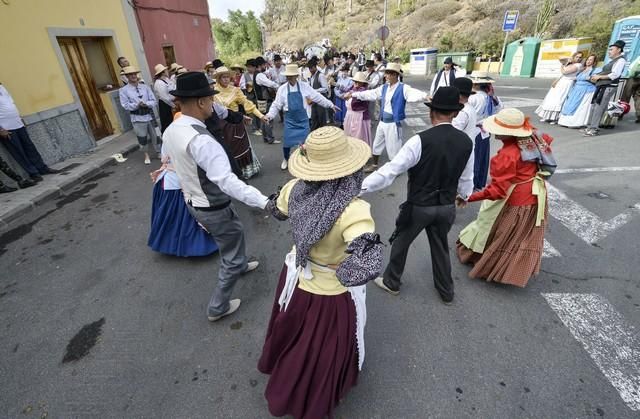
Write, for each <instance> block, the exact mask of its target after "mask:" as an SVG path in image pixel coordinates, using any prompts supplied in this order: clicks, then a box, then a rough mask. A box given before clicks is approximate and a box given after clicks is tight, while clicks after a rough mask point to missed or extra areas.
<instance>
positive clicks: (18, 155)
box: [0, 127, 48, 176]
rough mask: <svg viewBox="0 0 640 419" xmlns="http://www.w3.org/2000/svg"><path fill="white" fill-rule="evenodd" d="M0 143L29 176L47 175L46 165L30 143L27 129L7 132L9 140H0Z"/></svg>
mask: <svg viewBox="0 0 640 419" xmlns="http://www.w3.org/2000/svg"><path fill="white" fill-rule="evenodd" d="M0 142H1V143H2V144H4V146H5V147H6V149H7V151H8V152H9V154H11V157H13V158H14V159H15V161H16V162H18V164H19V165H20V166H22V168H23V169H24V170H25V171H26V172H27V173H29V175H30V176H34V175H44V174H46V173H47V169H48V167H47V165H46V164H45V162H44V161H43V160H42V156H40V153H39V152H38V149H37V148H36V146H35V145H34V144H33V142H32V141H31V138H30V137H29V133H28V132H27V128H25V127H22V128H18V129H16V130H12V131H9V139H8V140H5V139H4V138H3V139H0Z"/></svg>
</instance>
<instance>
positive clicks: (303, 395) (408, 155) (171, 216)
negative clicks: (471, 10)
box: [123, 54, 551, 418]
mask: <svg viewBox="0 0 640 419" xmlns="http://www.w3.org/2000/svg"><path fill="white" fill-rule="evenodd" d="M373 58H374V59H373V60H364V62H363V63H362V66H359V65H358V64H357V62H356V60H354V57H353V56H352V55H349V54H345V55H343V54H339V55H338V56H330V55H327V56H324V57H322V58H321V59H320V58H318V57H315V56H312V57H302V58H301V59H300V60H299V62H297V63H289V64H285V62H284V60H283V59H282V58H281V57H280V56H279V55H278V54H274V55H273V57H272V60H273V61H272V63H268V62H267V60H265V59H264V58H263V57H256V58H255V59H250V60H247V61H246V62H245V63H244V65H239V64H237V63H234V64H231V65H229V66H227V65H225V64H224V63H222V62H211V63H207V64H206V65H205V66H204V68H203V70H199V71H188V72H186V73H184V74H181V75H176V76H175V77H173V78H172V74H171V70H170V68H169V69H167V68H165V67H164V66H163V65H158V66H156V79H157V80H156V83H155V84H156V91H157V94H158V97H159V98H160V100H162V101H164V102H165V103H166V104H167V106H168V108H165V111H161V112H160V116H161V119H162V115H163V114H166V115H167V116H169V113H168V112H166V110H167V109H169V108H170V110H171V111H172V112H171V114H172V115H171V122H170V123H165V122H166V121H165V122H161V130H162V131H163V135H162V152H161V158H162V163H163V164H162V167H161V168H160V169H159V170H156V171H155V172H153V173H152V179H153V180H154V182H155V186H154V194H153V210H152V228H151V233H150V236H149V245H150V246H151V247H152V248H153V249H154V250H156V251H159V252H162V253H167V254H172V255H177V256H195V255H205V254H210V253H212V252H215V251H218V252H219V253H220V267H219V272H218V282H217V285H216V287H215V289H214V292H213V294H212V296H211V298H210V301H209V304H208V306H207V317H208V319H209V320H210V321H212V322H215V321H219V320H220V319H222V318H224V317H226V316H229V315H231V314H233V313H234V312H235V311H237V310H238V309H239V307H240V305H241V300H240V299H238V298H232V294H233V289H234V286H235V284H236V282H237V280H238V279H239V278H240V277H241V276H242V275H244V274H247V273H249V272H251V271H253V270H255V269H258V268H259V262H258V261H257V260H249V258H248V257H247V251H246V242H247V241H246V238H245V230H244V226H243V223H242V221H241V219H240V218H239V216H238V213H237V211H236V209H235V206H234V203H232V199H235V200H237V201H239V202H241V203H243V204H245V205H248V206H251V207H255V208H259V209H263V210H265V211H266V212H267V213H268V214H270V215H271V216H272V217H273V218H274V219H275V220H280V221H288V222H289V223H290V224H291V231H292V237H291V239H292V242H293V246H292V248H291V250H290V252H289V253H288V254H287V255H286V256H285V255H283V256H284V263H283V268H282V271H281V273H280V277H279V281H278V285H277V287H276V294H275V301H274V304H273V309H272V312H271V318H270V321H269V325H268V328H267V332H266V338H265V343H264V346H263V350H262V355H261V357H260V360H259V363H258V369H259V370H260V371H261V372H263V373H265V374H269V375H270V378H269V381H268V384H267V388H266V390H265V396H266V399H267V401H268V405H269V411H270V413H271V414H273V415H276V416H282V415H286V414H290V415H293V416H294V417H305V418H322V417H325V416H327V415H328V416H331V415H332V412H333V410H334V408H335V407H336V406H337V404H338V402H339V401H340V400H341V399H342V398H343V397H344V396H345V395H346V394H347V392H348V390H349V389H350V388H351V387H352V386H353V385H355V384H356V382H357V378H358V373H359V370H360V369H361V368H362V366H363V361H364V355H365V342H364V326H365V323H366V284H367V283H368V282H373V283H374V284H375V285H377V286H378V287H379V288H381V289H382V290H384V291H386V292H387V293H389V294H391V295H398V294H399V293H400V286H401V284H402V276H403V271H404V265H405V261H406V258H407V255H408V251H409V248H410V246H411V243H412V242H413V241H414V240H415V239H416V237H417V236H418V235H419V234H420V232H421V231H425V232H426V234H427V237H428V239H429V244H430V249H431V260H432V269H433V272H432V276H433V281H434V285H435V289H436V292H437V293H438V295H439V297H440V299H441V300H442V302H443V303H444V304H447V305H449V304H451V303H452V302H453V301H454V296H455V292H454V283H453V280H452V276H451V261H450V254H449V243H448V233H449V231H450V229H451V227H452V225H453V222H454V220H455V216H456V207H458V208H462V207H465V206H466V205H467V203H468V202H474V201H482V202H483V204H482V206H481V208H480V211H479V213H478V218H477V219H476V220H475V221H474V222H472V223H471V224H470V225H469V226H467V227H466V228H465V229H464V230H463V231H462V232H461V233H460V236H459V237H458V240H457V244H456V246H457V248H456V253H457V256H458V258H459V260H460V261H461V262H462V263H464V264H472V265H473V269H472V270H471V272H470V276H471V277H475V278H482V279H485V280H487V281H494V282H502V283H507V284H512V285H516V286H519V287H524V286H526V284H527V281H528V280H529V279H530V278H531V277H532V276H534V275H536V274H537V273H538V272H539V269H540V260H541V257H542V247H543V237H544V228H545V224H546V208H547V204H546V189H545V177H546V176H549V173H548V172H546V171H545V170H543V166H542V165H541V163H542V161H543V158H542V154H549V155H550V154H551V150H550V147H549V144H550V143H551V139H550V138H549V137H548V136H539V135H536V133H535V131H534V128H533V127H532V126H531V124H530V123H529V120H528V118H525V116H524V115H523V114H522V112H520V111H518V110H517V109H503V105H502V102H501V101H500V99H499V98H498V97H497V95H496V94H495V92H494V89H493V82H494V81H493V79H491V78H490V77H488V75H487V74H472V75H471V76H466V75H465V74H460V73H457V74H456V71H459V70H458V69H456V68H455V67H456V66H455V65H454V64H453V63H452V61H451V60H446V61H445V67H444V68H443V69H442V72H441V76H440V77H439V78H438V80H437V81H436V83H435V85H434V86H433V87H432V89H431V90H430V91H422V90H419V89H415V88H413V87H411V86H409V85H408V84H406V83H404V82H403V81H402V80H401V77H402V67H401V65H400V64H398V63H394V62H387V63H385V62H384V61H383V60H382V57H381V56H379V55H375V54H374V57H373ZM133 70H135V69H125V70H124V73H125V74H127V75H129V74H131V72H132V71H133ZM167 71H169V73H167ZM128 80H129V83H130V85H131V86H133V87H129V88H128V90H132V89H133V90H136V89H135V86H138V90H139V91H140V92H143V90H142V89H140V87H139V85H140V83H138V85H136V83H135V80H134V79H133V77H130V78H129V79H128ZM125 87H126V86H125ZM123 89H124V88H123ZM136 92H137V91H136ZM140 94H141V95H142V97H141V98H138V99H139V100H138V108H137V109H146V107H150V106H151V103H148V102H147V101H146V100H145V96H144V93H140ZM123 100H124V99H123ZM408 102H424V103H425V104H426V105H427V107H428V117H429V118H430V120H431V124H432V128H430V129H428V130H426V131H423V132H421V133H419V134H417V135H415V136H413V137H411V138H409V139H407V140H406V141H405V139H404V137H403V135H404V133H403V130H402V127H403V124H404V120H405V118H406V112H405V108H406V104H407V103H408ZM142 113H144V112H142ZM426 115H427V108H425V117H426ZM134 116H139V115H137V114H136V113H132V121H133V119H134V118H133V117H134ZM135 119H137V118H135ZM277 119H280V121H282V123H283V128H284V129H283V134H282V141H280V140H279V139H276V138H275V137H274V135H273V130H272V125H273V124H274V121H276V120H277ZM375 120H377V121H378V123H377V125H376V126H375V133H374V134H372V131H373V128H374V127H372V121H375ZM133 122H138V121H133ZM141 122H142V121H141ZM249 125H251V126H252V128H253V134H254V135H256V136H259V137H262V139H263V141H265V143H267V144H281V146H282V154H283V160H282V163H281V165H280V168H281V169H282V170H288V171H289V173H290V174H291V175H292V176H293V179H292V180H291V181H289V182H288V183H286V184H285V185H283V186H282V187H281V188H277V187H276V186H277V185H274V187H273V190H271V191H268V193H263V192H262V191H260V190H258V189H256V188H255V187H253V186H250V185H248V184H247V183H245V180H247V179H249V178H251V177H252V176H254V175H256V174H257V173H258V172H259V171H260V170H261V169H265V170H267V169H266V168H263V167H262V165H261V163H260V162H259V161H258V160H257V157H256V155H255V153H254V151H253V147H252V145H251V140H250V136H249V135H248V134H249V132H248V131H247V127H248V126H249ZM145 129H146V131H144V132H145V133H146V134H147V138H145V139H142V138H140V139H139V140H140V144H141V145H146V144H147V142H152V141H151V140H152V139H151V137H150V135H149V134H150V130H151V128H150V126H146V128H145ZM139 132H140V133H141V134H142V133H143V131H142V129H140V131H139ZM136 133H138V131H136ZM492 134H495V136H496V139H497V140H499V141H501V142H502V143H503V147H502V148H501V149H500V151H499V152H498V154H497V155H496V156H494V157H493V158H492V159H491V164H489V157H490V156H489V153H490V151H489V150H490V148H489V139H490V138H491V135H492ZM532 141H535V144H536V150H540V154H537V155H532V154H531V147H530V144H531V142H532ZM385 151H386V154H387V157H388V162H387V163H386V164H382V155H383V154H384V153H385ZM525 151H527V153H528V154H525ZM489 171H490V172H491V181H490V182H489V184H488V185H487V177H488V174H487V172H489ZM403 173H408V187H407V200H406V202H404V203H403V204H402V205H401V206H400V212H399V214H398V217H397V219H396V228H395V231H394V233H393V235H392V237H391V238H390V239H389V242H390V243H391V256H390V259H389V262H388V264H387V266H386V268H384V269H383V252H382V249H383V243H382V241H381V239H380V237H379V235H378V234H376V229H375V223H374V219H373V217H372V215H371V209H370V205H369V204H368V203H367V202H366V201H365V200H364V198H363V197H364V196H365V195H366V194H369V193H374V192H376V191H379V190H381V189H384V188H386V187H388V186H390V185H391V184H392V183H393V182H394V180H395V179H396V178H397V177H398V176H400V175H401V174H403ZM380 221H383V220H380ZM389 221H390V220H385V222H389ZM514 237H516V238H517V240H513V238H514ZM168 238H169V239H168Z"/></svg>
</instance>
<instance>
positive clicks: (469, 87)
mask: <svg viewBox="0 0 640 419" xmlns="http://www.w3.org/2000/svg"><path fill="white" fill-rule="evenodd" d="M453 86H454V87H455V88H457V89H458V90H459V91H460V104H461V105H463V106H464V108H462V109H460V112H458V115H456V117H455V118H453V121H451V125H453V126H454V127H455V128H457V129H459V130H460V131H462V132H464V133H465V134H467V136H468V137H469V139H470V140H471V141H472V142H473V143H474V148H475V139H476V130H477V127H476V125H477V124H478V122H477V117H476V110H475V109H474V108H473V106H471V104H469V96H471V95H474V94H475V92H474V91H473V82H472V81H471V79H469V78H467V77H459V78H457V79H455V80H454V82H453ZM469 161H470V162H469V165H470V166H471V179H473V169H474V153H473V150H472V151H471V156H469Z"/></svg>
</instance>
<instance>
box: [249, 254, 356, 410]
mask: <svg viewBox="0 0 640 419" xmlns="http://www.w3.org/2000/svg"><path fill="white" fill-rule="evenodd" d="M286 276H287V268H286V266H285V267H284V268H283V269H282V273H281V274H280V281H279V283H278V287H277V289H276V298H275V302H274V304H273V310H272V313H271V320H270V321H269V328H268V329H267V337H266V339H265V342H264V347H263V349H262V356H261V357H260V361H259V362H258V370H260V372H262V373H264V374H271V377H270V378H269V382H268V383H267V388H266V390H265V397H266V399H267V402H268V404H269V412H270V413H271V414H272V415H273V416H284V415H287V414H288V415H292V416H293V417H294V418H305V419H312V418H318V419H321V418H324V417H326V416H329V417H330V418H332V417H333V410H334V408H335V407H336V406H337V405H338V402H339V401H340V400H341V399H342V398H343V397H344V396H345V395H346V394H347V392H348V391H349V389H350V388H351V387H352V386H354V385H356V384H357V381H358V350H357V342H356V308H355V305H354V303H353V300H352V299H351V294H349V292H345V293H343V294H340V295H334V296H327V295H317V294H311V293H309V292H306V291H303V290H301V289H300V288H296V289H295V291H294V293H293V296H292V297H291V301H290V302H289V305H288V306H287V310H286V311H280V305H279V304H278V297H279V296H280V292H281V291H282V288H283V287H284V284H285V280H286Z"/></svg>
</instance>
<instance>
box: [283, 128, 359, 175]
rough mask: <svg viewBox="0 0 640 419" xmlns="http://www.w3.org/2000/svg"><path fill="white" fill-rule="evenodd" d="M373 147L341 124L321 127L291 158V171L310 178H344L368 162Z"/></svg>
mask: <svg viewBox="0 0 640 419" xmlns="http://www.w3.org/2000/svg"><path fill="white" fill-rule="evenodd" d="M370 157H371V148H370V147H369V145H368V144H367V143H365V142H364V141H362V140H360V139H358V138H353V137H348V136H347V135H346V134H345V133H344V131H343V130H341V129H340V128H338V127H332V126H326V127H322V128H318V129H317V130H315V131H313V132H312V133H311V134H309V136H308V137H307V140H306V142H305V143H304V145H302V146H301V147H299V148H298V149H297V150H296V151H294V152H293V154H292V155H291V157H290V158H289V173H291V174H292V175H293V176H295V177H297V178H299V179H302V180H308V181H325V180H331V179H340V178H341V177H345V176H348V175H351V174H353V173H355V172H357V171H358V170H360V169H362V167H363V166H364V165H365V164H366V163H367V160H369V158H370Z"/></svg>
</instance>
